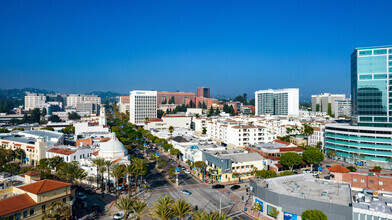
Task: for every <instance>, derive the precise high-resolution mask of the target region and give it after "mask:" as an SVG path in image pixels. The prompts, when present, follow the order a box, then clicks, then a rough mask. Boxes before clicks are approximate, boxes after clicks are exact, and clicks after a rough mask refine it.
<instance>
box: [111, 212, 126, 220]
mask: <svg viewBox="0 0 392 220" xmlns="http://www.w3.org/2000/svg"><path fill="white" fill-rule="evenodd" d="M113 218H114V219H123V218H124V212H123V211H119V212H117V213H116V214H115V215H114V216H113Z"/></svg>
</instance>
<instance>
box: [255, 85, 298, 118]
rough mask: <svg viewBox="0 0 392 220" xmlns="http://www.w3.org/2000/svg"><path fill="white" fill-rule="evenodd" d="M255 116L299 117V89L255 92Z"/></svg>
mask: <svg viewBox="0 0 392 220" xmlns="http://www.w3.org/2000/svg"><path fill="white" fill-rule="evenodd" d="M255 100H256V103H255V104H256V108H255V114H256V115H265V114H271V115H292V116H297V115H299V89H298V88H290V89H268V90H260V91H256V92H255Z"/></svg>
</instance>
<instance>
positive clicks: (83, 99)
mask: <svg viewBox="0 0 392 220" xmlns="http://www.w3.org/2000/svg"><path fill="white" fill-rule="evenodd" d="M78 103H94V104H97V105H101V97H99V96H97V95H81V94H69V95H68V96H67V108H74V109H75V108H76V107H77V104H78Z"/></svg>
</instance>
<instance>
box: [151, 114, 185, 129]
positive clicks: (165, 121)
mask: <svg viewBox="0 0 392 220" xmlns="http://www.w3.org/2000/svg"><path fill="white" fill-rule="evenodd" d="M191 122H192V118H191V117H188V116H185V115H168V116H164V117H162V118H152V119H149V120H148V122H147V123H145V126H146V127H145V129H168V128H169V127H170V126H172V127H174V128H186V129H190V128H191Z"/></svg>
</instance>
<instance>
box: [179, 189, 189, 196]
mask: <svg viewBox="0 0 392 220" xmlns="http://www.w3.org/2000/svg"><path fill="white" fill-rule="evenodd" d="M180 192H181V193H182V194H185V195H191V194H192V193H191V192H190V191H188V190H186V189H183V190H181V191H180Z"/></svg>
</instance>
